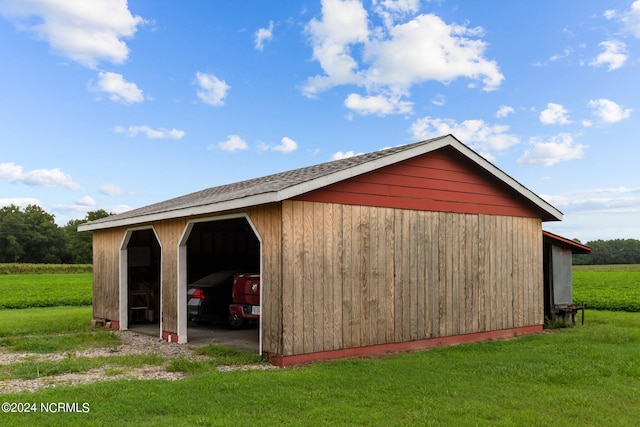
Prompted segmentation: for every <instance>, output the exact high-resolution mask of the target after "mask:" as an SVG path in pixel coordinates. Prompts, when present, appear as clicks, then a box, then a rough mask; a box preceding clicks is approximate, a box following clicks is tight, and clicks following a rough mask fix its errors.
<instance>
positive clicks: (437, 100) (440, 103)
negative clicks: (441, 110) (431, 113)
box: [431, 93, 447, 107]
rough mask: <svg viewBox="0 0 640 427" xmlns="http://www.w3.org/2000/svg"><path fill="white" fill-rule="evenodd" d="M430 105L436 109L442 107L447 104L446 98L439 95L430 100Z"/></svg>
mask: <svg viewBox="0 0 640 427" xmlns="http://www.w3.org/2000/svg"><path fill="white" fill-rule="evenodd" d="M431 103H432V104H433V105H436V106H438V107H442V106H444V105H445V104H446V103H447V97H446V96H444V95H443V94H441V93H439V94H437V95H435V96H434V97H433V98H432V99H431Z"/></svg>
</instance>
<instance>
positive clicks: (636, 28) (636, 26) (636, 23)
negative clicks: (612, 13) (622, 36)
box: [622, 0, 640, 38]
mask: <svg viewBox="0 0 640 427" xmlns="http://www.w3.org/2000/svg"><path fill="white" fill-rule="evenodd" d="M622 22H623V23H624V25H625V27H626V29H627V30H628V31H629V32H631V34H633V35H634V36H635V37H637V38H640V0H636V1H634V2H633V3H632V4H631V8H630V9H629V10H628V11H626V12H625V13H624V14H623V15H622Z"/></svg>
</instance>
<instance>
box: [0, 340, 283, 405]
mask: <svg viewBox="0 0 640 427" xmlns="http://www.w3.org/2000/svg"><path fill="white" fill-rule="evenodd" d="M114 333H115V334H116V335H118V336H119V337H120V340H121V342H122V343H121V344H120V345H118V346H113V347H104V348H95V349H90V350H79V351H75V352H66V353H54V354H35V353H0V365H8V364H13V363H20V362H23V361H27V360H29V361H52V362H55V361H59V360H62V359H64V358H67V357H89V358H90V357H100V356H126V355H143V354H147V355H148V354H156V355H158V356H160V357H162V358H164V359H166V361H165V363H164V364H163V365H159V366H145V367H142V368H122V372H116V373H114V367H104V368H98V369H91V370H89V371H87V372H82V373H72V374H63V375H56V376H48V377H41V378H36V379H32V380H19V379H17V380H5V381H0V394H6V393H17V392H21V391H31V392H33V391H37V390H40V389H42V388H48V387H56V386H69V385H71V386H73V385H80V384H88V383H94V382H99V381H113V380H120V379H137V380H169V381H174V380H180V379H183V378H185V377H186V374H184V373H183V372H167V370H166V365H167V364H168V363H169V362H170V361H171V360H172V359H175V358H184V359H187V360H202V359H207V358H208V356H200V355H197V354H195V352H194V350H195V349H196V348H197V347H198V346H197V345H185V344H177V343H169V342H166V341H163V340H161V339H160V338H157V337H152V336H148V335H143V334H138V333H134V332H129V331H114ZM201 345H204V344H201ZM269 368H273V366H271V365H262V364H260V365H246V366H240V367H238V366H221V367H219V368H218V369H219V370H220V371H232V370H238V369H242V370H247V369H269ZM118 369H119V368H115V370H118Z"/></svg>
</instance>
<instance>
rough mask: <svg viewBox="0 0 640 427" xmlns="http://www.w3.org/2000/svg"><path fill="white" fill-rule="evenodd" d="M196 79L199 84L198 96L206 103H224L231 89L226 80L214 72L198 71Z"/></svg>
mask: <svg viewBox="0 0 640 427" xmlns="http://www.w3.org/2000/svg"><path fill="white" fill-rule="evenodd" d="M196 80H197V83H198V86H199V89H198V98H200V99H201V100H202V102H204V103H205V104H208V105H213V106H214V107H217V106H220V105H224V99H225V98H226V96H227V93H228V92H229V89H231V86H229V85H228V84H227V83H226V82H225V81H224V80H220V79H219V78H218V77H216V76H215V75H214V74H211V73H208V74H207V73H201V72H200V71H198V72H197V73H196Z"/></svg>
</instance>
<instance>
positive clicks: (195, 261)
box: [178, 215, 261, 351]
mask: <svg viewBox="0 0 640 427" xmlns="http://www.w3.org/2000/svg"><path fill="white" fill-rule="evenodd" d="M260 262H261V241H260V238H259V236H258V235H257V233H256V231H255V229H254V228H253V226H252V224H251V223H250V221H249V219H248V218H247V217H246V216H245V215H233V216H225V217H219V218H208V219H202V220H197V221H194V222H190V223H189V224H188V225H187V228H186V230H185V233H184V235H183V237H182V239H181V242H180V247H179V260H178V264H179V285H178V289H179V296H178V304H179V307H178V316H179V318H178V337H179V341H180V342H186V341H187V337H188V341H190V342H196V341H212V342H219V343H222V344H227V345H231V346H236V347H241V348H245V349H248V350H252V351H259V349H260V344H259V343H260V328H259V309H260V303H259V298H260V293H259V281H260V272H261V270H260ZM240 275H251V277H252V280H253V282H252V284H253V291H252V292H254V293H255V295H253V297H254V299H253V302H250V303H249V304H250V306H249V307H248V311H247V316H237V315H236V316H233V315H232V314H231V312H230V306H231V305H233V304H234V303H237V302H239V301H237V300H239V297H238V295H239V293H236V295H235V296H236V298H235V299H234V297H233V292H232V291H233V288H234V284H235V285H236V288H238V286H239V285H238V284H239V283H240V282H239V280H241V277H248V276H240ZM256 283H257V286H256ZM249 287H251V284H250V285H249ZM181 298H183V300H182V301H180V299H181ZM245 302H246V301H245Z"/></svg>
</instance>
